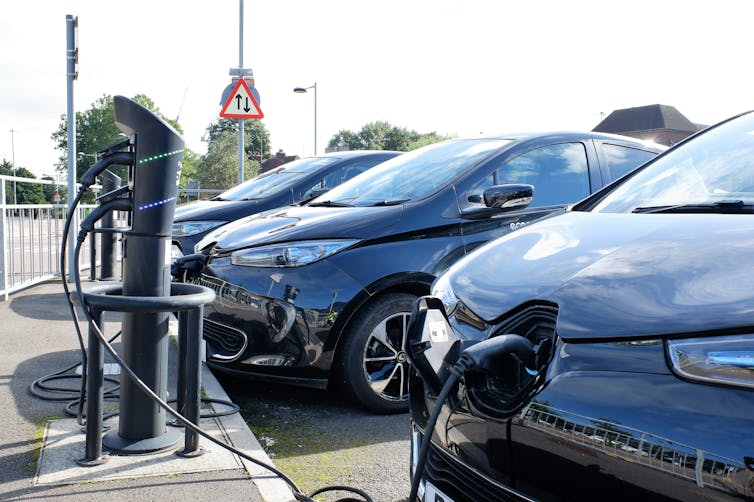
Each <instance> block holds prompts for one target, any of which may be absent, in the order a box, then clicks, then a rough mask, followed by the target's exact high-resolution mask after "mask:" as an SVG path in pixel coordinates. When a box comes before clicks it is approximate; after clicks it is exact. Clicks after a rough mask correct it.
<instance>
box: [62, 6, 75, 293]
mask: <svg viewBox="0 0 754 502" xmlns="http://www.w3.org/2000/svg"><path fill="white" fill-rule="evenodd" d="M77 20H78V18H75V17H74V16H71V15H67V16H65V26H66V63H67V81H68V85H67V96H68V99H67V101H68V103H67V107H66V120H67V122H68V210H69V211H70V210H71V208H73V199H74V198H75V197H74V191H75V190H76V117H75V116H74V111H73V81H74V79H75V78H76V56H75V52H76V24H77ZM76 227H77V225H71V228H70V230H69V232H68V277H69V278H72V277H73V271H74V267H75V266H76V263H75V261H74V256H73V255H74V252H75V250H76ZM60 272H61V274H62V273H64V271H63V270H61V271H60Z"/></svg>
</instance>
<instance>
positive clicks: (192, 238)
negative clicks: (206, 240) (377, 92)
mask: <svg viewBox="0 0 754 502" xmlns="http://www.w3.org/2000/svg"><path fill="white" fill-rule="evenodd" d="M400 153H401V152H392V151H387V150H384V151H383V150H380V151H371V150H360V151H353V152H336V153H328V154H324V155H320V156H318V157H307V158H305V159H299V160H294V161H293V162H289V163H287V164H284V165H282V166H280V167H277V168H275V169H272V170H271V171H268V172H266V173H262V174H260V175H259V176H256V177H254V178H252V179H250V180H248V181H246V182H244V183H241V184H240V185H238V186H236V187H233V188H231V189H230V190H227V191H225V192H223V193H221V194H220V195H218V196H216V197H213V198H212V199H210V200H204V201H197V202H192V203H189V204H184V205H181V206H178V207H177V208H176V209H175V219H174V223H173V249H172V253H171V254H172V256H173V258H176V257H178V256H182V255H187V254H191V253H193V252H194V245H195V244H196V243H197V242H199V241H200V240H201V239H202V237H204V236H205V235H207V232H209V231H210V230H212V229H214V228H217V227H219V226H220V225H225V224H226V223H228V222H230V221H234V220H237V219H239V218H243V217H244V216H249V215H250V214H255V213H260V212H262V211H267V210H270V209H275V208H278V207H282V206H289V205H291V204H300V203H302V202H306V201H308V200H310V199H313V198H314V197H315V196H317V195H321V194H323V193H324V192H326V191H327V190H328V189H330V188H333V187H336V186H338V185H340V184H341V183H343V182H344V181H347V180H349V179H351V178H353V177H354V176H356V175H358V174H361V173H362V172H364V171H366V170H367V169H369V168H371V167H374V166H376V165H377V164H379V163H380V162H384V161H386V160H388V159H392V158H393V157H395V156H396V155H398V154H400Z"/></svg>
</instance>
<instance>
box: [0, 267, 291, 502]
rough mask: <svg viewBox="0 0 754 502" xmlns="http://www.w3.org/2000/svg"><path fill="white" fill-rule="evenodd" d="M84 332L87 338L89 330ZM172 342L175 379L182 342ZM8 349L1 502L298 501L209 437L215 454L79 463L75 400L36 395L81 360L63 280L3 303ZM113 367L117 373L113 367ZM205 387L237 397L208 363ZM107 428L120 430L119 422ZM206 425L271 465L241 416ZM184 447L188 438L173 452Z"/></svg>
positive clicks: (1, 337)
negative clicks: (70, 404)
mask: <svg viewBox="0 0 754 502" xmlns="http://www.w3.org/2000/svg"><path fill="white" fill-rule="evenodd" d="M106 321H107V322H106V334H113V333H115V332H117V330H118V329H119V328H120V322H119V320H118V319H117V318H116V314H112V315H111V314H110V313H108V314H106ZM81 328H82V333H84V334H86V333H87V329H86V326H84V324H83V323H81ZM171 331H172V330H171ZM169 345H170V347H171V356H170V368H171V370H170V372H171V378H170V380H171V381H172V380H173V378H172V373H173V369H172V368H173V366H174V358H175V357H174V355H172V354H173V352H175V350H173V347H174V345H175V344H172V343H171V344H169ZM0 347H2V349H0V465H2V466H3V468H2V469H0V500H50V499H55V500H57V499H60V500H69V499H70V500H77V501H87V500H92V501H94V500H98V501H99V500H102V499H103V498H106V499H108V500H139V501H148V500H160V501H172V500H176V501H178V500H181V501H183V500H189V499H198V500H248V501H265V502H272V501H274V502H278V501H290V500H295V499H294V497H293V495H292V493H291V491H290V489H289V488H288V485H287V484H286V483H285V482H284V481H283V480H281V479H279V478H277V477H276V476H274V475H272V474H271V473H270V472H269V471H267V470H265V469H263V468H262V467H259V466H257V465H256V464H255V463H253V462H250V461H248V460H245V459H242V458H241V457H239V456H238V455H235V454H233V453H230V452H227V451H226V450H224V449H222V448H221V447H219V446H217V445H216V444H214V443H212V442H209V441H208V440H206V439H204V438H200V442H199V445H200V447H201V448H203V449H205V450H207V453H206V454H204V455H202V456H199V457H196V458H183V457H179V456H177V455H176V454H175V452H174V451H173V450H170V451H166V452H162V453H155V454H148V455H126V456H108V457H107V459H108V461H107V462H106V463H104V464H102V465H100V466H96V467H81V466H79V465H78V463H77V462H76V460H78V459H81V458H83V457H84V456H85V435H84V433H83V431H82V430H81V427H80V425H79V424H78V421H77V420H76V418H72V417H71V416H70V415H68V414H67V413H66V411H65V409H66V404H67V401H69V399H65V400H63V401H54V400H49V397H51V396H55V395H59V394H56V393H54V392H53V393H52V394H51V396H47V397H48V399H42V398H40V397H37V396H35V395H32V394H31V393H30V390H29V389H30V386H31V385H32V383H33V382H34V381H35V380H37V379H39V378H40V377H43V376H45V375H50V374H52V373H55V372H58V371H60V370H63V369H65V368H68V367H71V366H75V365H76V363H77V362H80V361H81V354H80V350H79V342H78V339H77V337H76V334H75V329H74V325H73V322H72V321H71V318H70V314H69V310H68V307H67V303H66V300H65V295H64V290H63V284H62V282H61V281H59V280H56V281H49V282H46V283H43V284H40V285H37V286H34V287H31V288H29V289H26V290H23V291H20V292H17V293H14V294H13V295H11V296H10V299H9V300H8V301H5V302H2V301H0ZM108 369H114V370H117V366H115V367H113V366H112V365H109V364H108V365H106V372H107V371H108ZM75 372H76V370H72V371H71V372H69V374H74V373H75ZM113 378H114V380H116V381H117V377H113ZM78 382H79V380H78V379H76V378H71V379H66V380H54V381H52V382H49V384H50V385H55V386H61V387H65V386H72V387H73V388H74V389H76V388H77V387H78ZM168 388H169V389H170V388H171V387H170V384H169V387H168ZM202 389H203V392H204V394H205V395H206V397H209V398H211V399H219V400H225V401H227V400H229V398H228V396H227V394H226V393H225V391H224V390H223V388H222V386H221V385H220V384H219V383H218V382H217V380H216V379H215V378H214V376H213V375H212V373H211V372H210V371H209V370H207V368H206V367H204V366H203V368H202ZM115 405H117V401H116V402H115V403H108V402H106V406H105V407H106V411H107V410H108V409H109V407H110V406H115ZM105 424H109V425H111V427H113V428H115V429H116V430H117V427H118V425H117V415H116V416H115V417H113V418H110V419H107V420H106V421H105ZM200 426H201V427H202V428H203V429H205V430H207V432H208V433H209V434H210V435H212V436H213V437H215V438H217V439H219V440H221V441H224V442H228V443H230V444H232V445H233V446H234V447H236V448H238V449H239V450H241V451H243V452H244V453H247V454H249V455H251V456H252V457H253V458H255V459H257V460H258V461H260V462H264V463H269V464H271V463H272V461H271V460H270V458H269V457H268V456H267V454H266V453H265V452H264V450H263V449H262V448H261V446H260V445H259V442H258V441H257V439H256V438H255V437H254V435H253V434H252V432H251V431H250V430H249V428H248V426H247V425H246V423H245V422H244V420H243V418H242V417H241V416H240V415H239V414H238V413H232V414H230V415H226V416H223V417H219V418H204V419H202V420H201V421H200ZM181 430H182V429H181ZM182 446H183V440H182V433H181V442H180V444H179V445H177V447H176V448H175V449H176V450H178V449H181V447H182ZM105 453H106V454H107V452H105Z"/></svg>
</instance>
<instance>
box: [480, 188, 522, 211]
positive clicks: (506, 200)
mask: <svg viewBox="0 0 754 502" xmlns="http://www.w3.org/2000/svg"><path fill="white" fill-rule="evenodd" d="M532 197H534V186H532V185H526V184H518V183H515V184H514V183H509V184H506V185H494V186H491V187H489V188H488V189H486V190H485V191H484V205H485V206H487V207H493V208H498V209H506V210H510V209H523V208H525V207H526V206H528V205H529V204H531V199H532Z"/></svg>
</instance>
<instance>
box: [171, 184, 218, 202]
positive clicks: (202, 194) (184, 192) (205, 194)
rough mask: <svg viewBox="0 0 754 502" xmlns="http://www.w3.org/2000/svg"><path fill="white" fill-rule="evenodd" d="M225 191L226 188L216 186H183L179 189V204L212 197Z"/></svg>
mask: <svg viewBox="0 0 754 502" xmlns="http://www.w3.org/2000/svg"><path fill="white" fill-rule="evenodd" d="M224 191H225V190H220V189H214V188H181V189H179V190H178V204H184V203H186V202H191V201H197V200H207V199H211V198H212V197H214V196H215V195H218V194H221V193H223V192H224Z"/></svg>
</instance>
